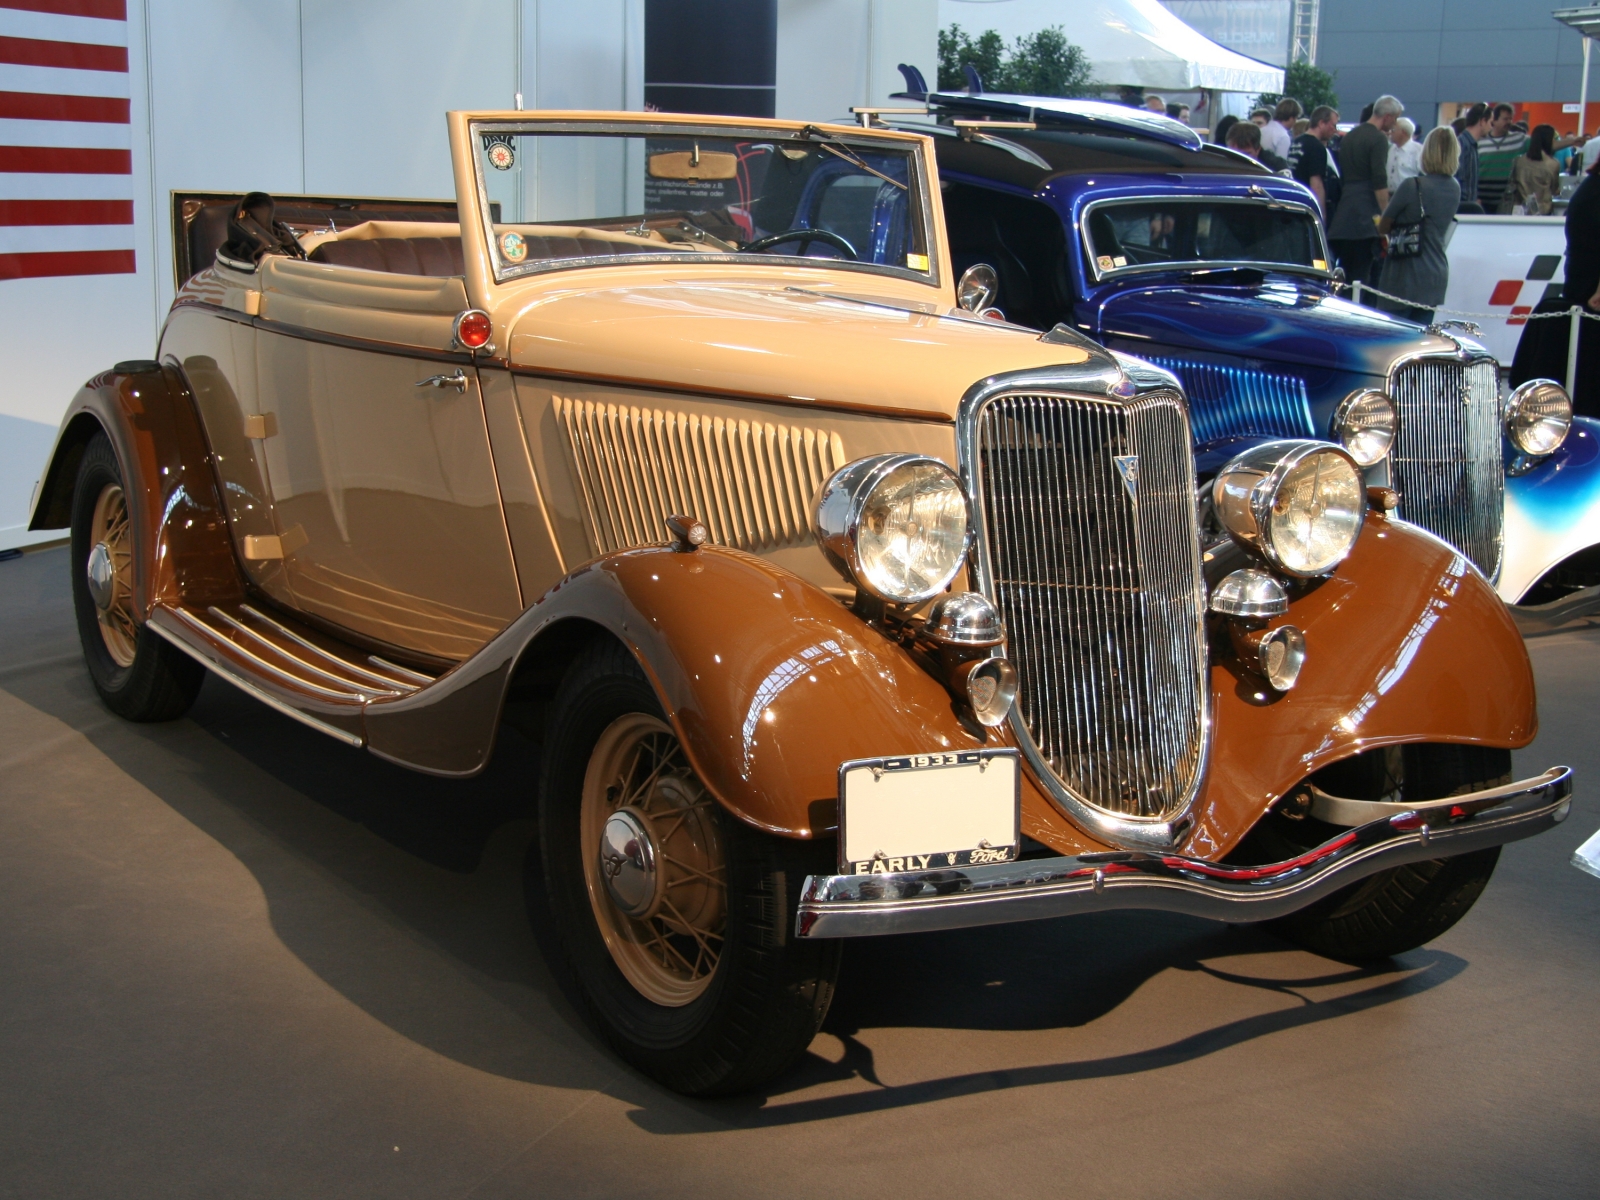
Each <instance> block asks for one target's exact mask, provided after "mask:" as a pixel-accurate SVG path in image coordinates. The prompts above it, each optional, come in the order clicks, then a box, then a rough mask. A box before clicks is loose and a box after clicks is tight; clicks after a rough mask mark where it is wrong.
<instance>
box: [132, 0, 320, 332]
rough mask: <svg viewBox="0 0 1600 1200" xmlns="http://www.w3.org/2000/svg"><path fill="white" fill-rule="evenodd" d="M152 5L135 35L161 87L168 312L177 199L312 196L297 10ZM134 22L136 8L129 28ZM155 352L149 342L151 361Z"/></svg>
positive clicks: (158, 193)
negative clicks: (145, 46) (187, 194)
mask: <svg viewBox="0 0 1600 1200" xmlns="http://www.w3.org/2000/svg"><path fill="white" fill-rule="evenodd" d="M146 6H147V8H146V14H145V20H144V21H143V22H139V23H140V24H142V25H143V26H144V28H142V29H140V30H139V31H138V32H139V33H141V34H143V33H144V31H145V29H147V30H148V37H149V65H150V78H151V80H152V81H153V83H154V86H153V87H151V88H150V89H149V92H148V109H149V119H150V128H151V137H150V143H149V146H150V151H149V154H150V161H151V163H152V164H153V166H154V170H155V190H154V194H153V195H152V196H151V206H152V208H153V210H154V216H155V221H156V253H157V255H158V257H159V259H160V264H161V270H160V272H159V275H160V284H161V286H160V293H159V303H160V306H161V310H162V311H163V312H165V311H166V307H167V306H168V305H169V304H171V303H172V294H173V282H172V209H171V205H172V198H171V194H172V192H174V191H198V190H204V191H236V192H247V191H263V192H300V191H304V190H305V186H304V185H305V160H304V154H303V151H302V147H301V139H300V128H301V111H300V5H299V3H298V0H205V3H203V4H197V3H194V0H146ZM136 22H138V18H137V17H136V16H135V9H134V5H133V4H132V3H130V4H129V5H128V23H129V27H130V28H132V27H133V26H134V25H135V24H136ZM134 97H135V99H134V105H133V111H134V119H135V121H136V122H137V120H138V118H139V113H140V110H141V109H142V108H144V107H145V105H146V94H145V93H144V92H143V90H142V89H140V90H136V91H135V92H134ZM134 157H135V159H137V158H138V155H137V154H136V155H135V156H134ZM145 194H146V195H150V193H149V192H146V193H145ZM140 207H142V206H140ZM154 349H155V347H154V344H153V343H152V345H151V346H150V347H149V348H147V349H146V350H145V351H144V354H145V355H146V356H148V355H149V354H150V353H151V352H152V351H153V350H154Z"/></svg>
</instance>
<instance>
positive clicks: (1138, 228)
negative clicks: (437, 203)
mask: <svg viewBox="0 0 1600 1200" xmlns="http://www.w3.org/2000/svg"><path fill="white" fill-rule="evenodd" d="M926 101H927V104H928V113H927V115H926V116H916V115H908V114H905V113H897V114H894V115H888V114H884V113H881V112H880V113H878V114H877V115H872V114H864V119H873V120H885V119H887V120H890V121H893V122H894V123H895V124H896V125H897V126H899V127H901V128H907V129H917V130H919V131H922V132H925V133H928V134H931V135H932V136H933V138H934V144H935V147H936V151H937V156H938V163H939V173H940V178H941V185H942V194H943V203H944V214H945V223H946V225H947V227H948V229H949V234H950V242H951V249H952V252H953V258H954V266H955V269H956V270H957V271H961V270H963V269H964V268H967V267H970V266H973V265H976V264H987V265H989V266H991V267H992V268H993V270H994V273H995V275H997V276H998V294H997V296H996V297H994V298H992V299H991V300H986V301H985V300H980V303H982V302H990V303H993V304H995V305H997V306H998V308H999V309H1002V310H1003V313H1004V319H1007V320H1009V321H1011V322H1012V323H1015V324H1021V325H1026V326H1030V327H1033V328H1037V329H1040V330H1049V329H1051V328H1052V327H1054V326H1055V325H1057V324H1064V325H1067V326H1069V327H1070V328H1072V329H1074V330H1079V331H1082V332H1083V333H1086V334H1088V335H1089V336H1090V337H1092V338H1094V339H1096V340H1097V341H1099V342H1101V343H1103V344H1105V345H1106V346H1108V347H1109V348H1111V349H1113V350H1117V351H1123V352H1127V353H1129V354H1133V355H1137V356H1138V357H1140V358H1143V359H1146V360H1148V361H1151V362H1154V363H1156V364H1158V365H1160V366H1162V367H1164V368H1166V369H1167V370H1169V371H1171V372H1172V373H1173V374H1175V375H1177V376H1178V377H1179V379H1180V380H1181V381H1182V383H1183V386H1184V389H1185V390H1186V391H1187V393H1188V395H1189V400H1190V404H1191V422H1192V425H1193V429H1194V436H1195V439H1196V442H1197V446H1196V450H1197V466H1198V467H1199V469H1200V472H1201V476H1202V482H1203V481H1204V478H1205V476H1206V474H1207V473H1208V472H1214V471H1215V470H1216V469H1218V468H1220V467H1221V466H1222V465H1223V464H1224V463H1225V462H1227V461H1228V460H1229V459H1230V458H1232V457H1233V456H1234V455H1236V454H1238V453H1239V452H1240V451H1241V450H1243V449H1246V448H1247V447H1248V446H1249V445H1251V444H1252V443H1256V442H1261V441H1265V440H1269V439H1274V438H1286V437H1320V438H1329V439H1331V440H1334V441H1338V442H1342V443H1343V444H1344V445H1345V446H1346V448H1347V449H1349V450H1350V451H1351V452H1352V453H1353V454H1354V456H1355V457H1356V459H1357V460H1358V461H1359V462H1361V463H1362V464H1363V465H1364V466H1366V467H1367V468H1368V478H1369V482H1372V483H1389V484H1392V486H1393V487H1394V489H1395V490H1396V491H1398V493H1399V495H1400V513H1401V515H1402V516H1404V517H1405V518H1406V519H1408V520H1410V521H1411V522H1413V523H1415V524H1418V525H1421V526H1424V527H1425V528H1428V529H1430V530H1432V531H1433V532H1435V533H1437V534H1438V535H1439V536H1441V537H1443V538H1444V539H1446V540H1447V541H1449V542H1451V543H1452V544H1454V545H1455V546H1456V547H1457V548H1459V549H1460V550H1462V551H1463V552H1464V553H1465V554H1466V555H1467V557H1469V558H1470V559H1471V560H1472V561H1473V562H1474V563H1475V564H1476V565H1477V566H1478V567H1479V569H1481V570H1482V572H1483V573H1484V575H1485V576H1486V577H1488V578H1489V579H1490V580H1492V581H1493V582H1494V583H1495V585H1496V587H1497V590H1498V591H1499V594H1500V595H1501V597H1502V598H1504V599H1505V600H1506V601H1508V602H1510V603H1513V604H1518V605H1520V606H1523V607H1522V608H1520V609H1519V612H1520V613H1521V614H1522V616H1523V618H1524V619H1525V620H1526V621H1528V622H1529V623H1532V624H1537V623H1539V622H1540V620H1541V618H1543V619H1545V620H1551V619H1555V618H1558V617H1559V618H1560V619H1563V620H1564V619H1568V618H1569V617H1570V616H1572V615H1576V614H1577V613H1579V612H1581V611H1589V610H1590V609H1592V608H1594V607H1597V606H1600V586H1597V585H1600V544H1597V543H1600V422H1595V421H1589V420H1586V419H1582V418H1578V419H1573V418H1572V417H1571V405H1570V403H1569V401H1568V398H1567V396H1566V393H1565V391H1564V390H1563V389H1562V388H1561V387H1560V386H1559V385H1558V384H1555V383H1552V382H1550V381H1540V382H1539V383H1537V384H1527V385H1524V386H1523V387H1522V388H1519V389H1518V390H1516V391H1515V392H1513V393H1512V394H1511V395H1510V396H1508V397H1504V398H1502V396H1501V389H1500V384H1499V377H1498V371H1497V367H1496V364H1495V361H1494V359H1493V358H1492V357H1491V356H1490V355H1489V353H1488V352H1487V351H1486V350H1484V349H1483V347H1482V346H1480V345H1478V344H1477V343H1476V342H1475V341H1473V340H1472V338H1471V336H1470V334H1471V333H1472V332H1474V331H1473V330H1472V329H1471V328H1470V327H1469V326H1450V325H1446V326H1432V327H1430V328H1427V329H1424V328H1422V327H1421V326H1419V325H1416V324H1414V323H1412V322H1409V321H1405V320H1401V319H1400V318H1398V317H1392V316H1389V315H1387V314H1385V313H1381V312H1378V311H1375V310H1374V309H1371V308H1367V307H1363V306H1361V305H1358V304H1354V303H1351V302H1349V301H1348V300H1345V299H1342V298H1341V297H1340V295H1339V290H1340V287H1339V285H1340V283H1341V280H1340V278H1339V276H1338V273H1337V272H1336V271H1335V270H1334V269H1333V266H1332V263H1331V262H1330V261H1329V253H1328V250H1327V246H1326V241H1325V239H1324V235H1323V229H1322V223H1321V222H1320V220H1319V219H1318V213H1317V207H1316V202H1315V200H1314V198H1313V197H1312V195H1311V193H1310V191H1308V190H1307V189H1306V188H1304V187H1302V186H1301V185H1300V184H1299V183H1297V182H1295V181H1294V180H1292V179H1288V178H1285V177H1283V176H1280V175H1276V174H1273V173H1272V172H1271V171H1269V170H1267V169H1266V168H1265V167H1263V166H1261V165H1260V164H1259V163H1258V162H1256V161H1255V160H1253V159H1250V158H1247V157H1245V156H1244V155H1241V154H1238V153H1236V152H1234V151H1232V150H1228V149H1224V148H1222V147H1218V146H1213V145H1208V144H1206V143H1204V142H1203V141H1202V140H1201V139H1200V138H1199V136H1198V135H1197V134H1196V133H1195V132H1194V131H1193V130H1191V129H1189V128H1188V127H1187V126H1184V125H1182V124H1180V123H1179V122H1177V121H1173V120H1170V119H1168V118H1166V117H1162V116H1158V115H1154V114H1150V113H1146V112H1141V111H1137V110H1132V109H1127V108H1123V107H1121V106H1117V105H1112V104H1102V103H1098V102H1093V101H1075V100H1053V99H1045V98H1038V97H1027V96H991V95H963V94H933V95H930V96H927V97H926ZM980 273H981V272H980ZM991 286H992V280H991ZM973 290H974V291H975V292H976V294H978V295H979V296H980V297H983V296H984V295H985V293H986V291H987V290H988V289H985V288H981V287H980V288H977V289H973ZM990 315H992V316H997V317H998V316H1000V313H993V314H990ZM1580 593H1581V594H1580ZM1534 606H1537V607H1534Z"/></svg>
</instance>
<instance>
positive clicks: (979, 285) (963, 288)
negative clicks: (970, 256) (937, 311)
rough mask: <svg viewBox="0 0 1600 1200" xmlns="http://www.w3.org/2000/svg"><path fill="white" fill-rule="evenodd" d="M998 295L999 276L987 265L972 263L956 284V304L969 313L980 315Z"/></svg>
mask: <svg viewBox="0 0 1600 1200" xmlns="http://www.w3.org/2000/svg"><path fill="white" fill-rule="evenodd" d="M999 294H1000V276H999V275H997V274H995V269H994V268H993V267H991V266H990V265H989V264H988V263H973V264H972V265H971V266H970V267H968V268H967V269H966V270H965V271H963V272H961V279H960V281H959V282H957V284H956V303H957V304H959V305H960V306H961V307H962V308H964V309H966V310H967V311H968V312H970V313H981V312H982V311H983V310H984V309H986V308H988V307H989V306H990V305H991V304H993V303H994V301H995V297H997V296H998V295H999Z"/></svg>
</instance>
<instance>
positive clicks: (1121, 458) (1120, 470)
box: [1111, 454, 1139, 504]
mask: <svg viewBox="0 0 1600 1200" xmlns="http://www.w3.org/2000/svg"><path fill="white" fill-rule="evenodd" d="M1111 461H1112V462H1114V463H1116V464H1117V474H1119V475H1121V476H1122V486H1123V487H1125V488H1127V489H1128V499H1130V500H1132V501H1133V502H1134V503H1135V504H1137V503H1139V456H1138V455H1137V454H1113V455H1112V456H1111Z"/></svg>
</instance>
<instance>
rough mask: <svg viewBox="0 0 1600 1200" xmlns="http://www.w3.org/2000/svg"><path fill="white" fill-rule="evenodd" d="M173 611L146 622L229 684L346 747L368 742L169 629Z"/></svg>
mask: <svg viewBox="0 0 1600 1200" xmlns="http://www.w3.org/2000/svg"><path fill="white" fill-rule="evenodd" d="M172 611H173V610H172V609H169V608H157V609H155V610H154V611H153V612H152V613H151V614H150V619H149V620H148V621H147V622H145V624H146V625H148V626H149V627H150V628H151V629H153V630H155V631H156V633H157V634H158V635H160V636H161V637H163V638H165V639H166V640H167V641H169V642H171V643H172V644H173V645H174V646H176V647H177V648H178V649H179V650H182V651H183V652H184V653H185V654H187V655H188V656H189V657H190V658H192V659H194V660H195V661H196V662H197V663H199V664H200V665H201V666H203V667H205V668H206V669H207V670H210V671H215V672H216V673H217V674H218V675H220V676H221V677H222V678H223V679H226V680H227V681H228V682H229V683H231V684H233V686H234V687H236V688H238V689H239V690H240V691H241V692H244V693H245V694H246V695H248V696H250V697H252V698H253V699H256V700H259V701H261V703H263V704H265V705H266V706H267V707H268V708H271V709H276V710H277V711H278V712H281V713H282V714H283V715H284V716H286V717H291V718H293V719H294V720H296V721H299V722H300V723H301V724H302V725H309V726H311V728H313V729H315V730H316V731H317V732H318V733H325V734H327V735H328V736H329V737H331V738H337V739H338V740H339V741H341V742H343V743H344V744H345V745H347V746H356V747H361V746H365V745H366V744H367V743H366V739H365V738H363V737H361V736H360V735H359V734H354V733H351V732H350V731H349V730H346V729H340V728H339V727H338V726H337V725H329V724H328V723H327V722H326V721H319V720H317V718H315V717H313V716H311V715H309V714H308V713H303V712H301V711H300V710H299V709H298V708H295V707H294V706H293V705H292V704H287V703H285V702H284V701H282V700H279V699H278V698H277V697H276V696H274V695H272V694H271V693H270V692H267V691H264V690H262V689H261V688H259V687H257V686H256V685H255V684H253V683H251V682H250V681H249V680H248V679H246V678H245V677H244V676H242V675H240V674H239V673H238V672H237V671H235V670H233V669H232V668H231V667H229V666H228V665H227V664H225V663H223V662H221V661H220V660H218V659H215V658H212V657H210V656H209V655H207V654H206V653H205V652H204V651H202V650H201V649H200V648H199V647H198V646H195V645H193V644H192V643H190V641H189V640H188V639H187V638H185V637H184V636H183V635H182V634H180V633H178V632H177V631H176V630H172V629H168V628H166V627H165V625H164V623H163V618H164V617H166V615H167V614H169V613H171V612H172Z"/></svg>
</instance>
